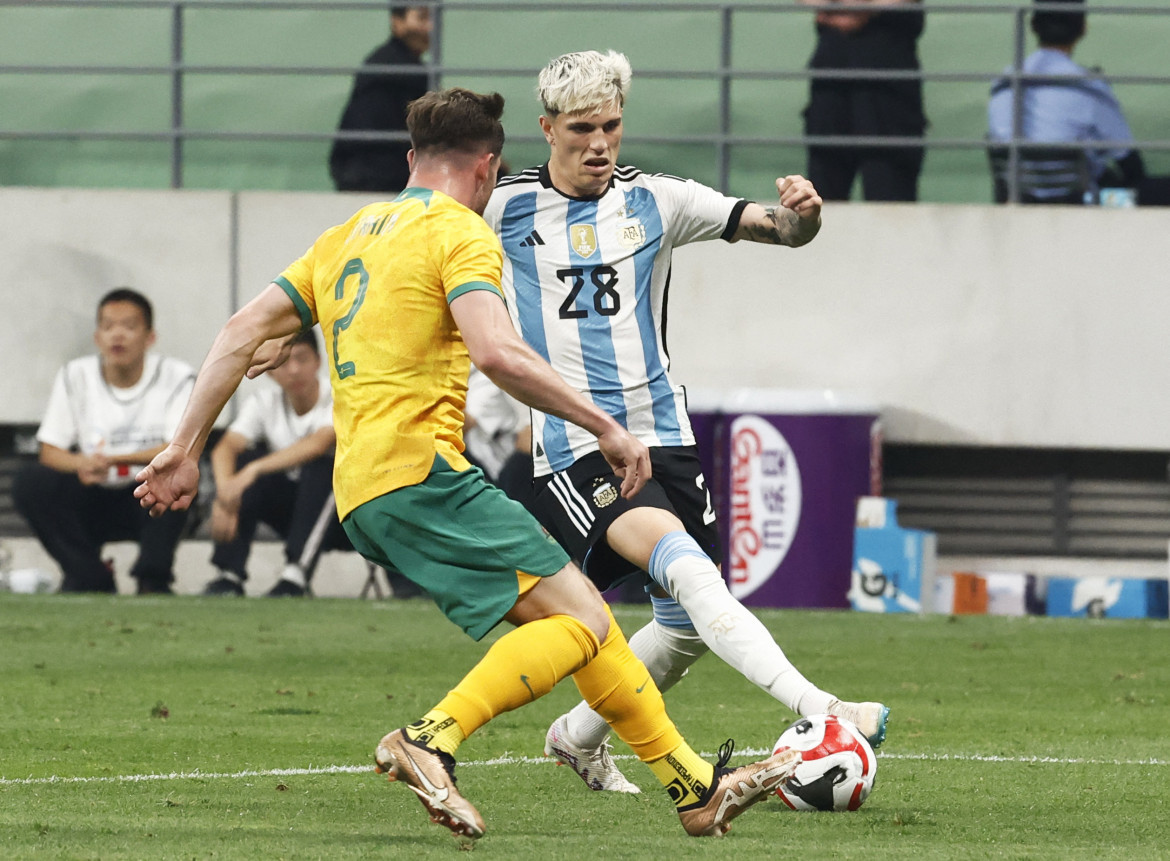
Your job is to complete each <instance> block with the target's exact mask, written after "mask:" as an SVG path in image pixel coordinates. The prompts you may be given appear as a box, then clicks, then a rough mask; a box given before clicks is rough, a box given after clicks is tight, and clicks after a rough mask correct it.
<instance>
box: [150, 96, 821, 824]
mask: <svg viewBox="0 0 1170 861" xmlns="http://www.w3.org/2000/svg"><path fill="white" fill-rule="evenodd" d="M503 104H504V100H503V98H502V97H501V96H499V95H498V94H491V95H481V94H478V93H473V92H470V91H468V90H462V89H450V90H443V91H441V92H432V93H428V94H427V95H425V96H424V97H422V98H420V99H418V100H416V101H415V102H413V103H412V104H411V108H410V112H409V115H408V118H407V126H408V128H409V129H410V134H411V143H412V146H413V149H412V150H411V152H410V156H409V161H410V167H411V174H410V184H409V187H408V188H407V189H406V190H404V191H403V192H402V193H401V194H400V195H399V196H398V197H397V198H396V199H395V200H393V201H391V202H389V203H378V204H374V205H371V206H367V207H366V208H364V209H362V210H360V211H359V212H358V213H357V214H356V215H354V216H353V218H351V219H350V220H349V221H347V222H346V223H345V224H342V225H340V226H338V227H334V228H333V229H331V230H328V231H326V232H325V233H324V234H322V236H321V237H320V238H319V239H318V240H317V241H316V242H315V243H314V244H313V247H312V248H311V249H309V251H308V252H307V253H306V254H305V255H304V256H303V257H302V258H301V259H300V260H298V261H296V262H295V263H293V264H292V265H291V266H290V267H289V268H288V269H286V270H285V271H284V273H283V274H282V275H281V276H280V277H279V278H278V279H277V280H276V282H275V283H274V284H271V285H269V286H268V287H267V288H266V290H265V291H264V292H262V293H261V294H260V295H259V296H258V297H256V299H254V300H253V301H252V302H250V303H248V305H246V306H245V307H244V308H242V309H241V310H240V311H239V312H237V313H236V314H235V315H234V316H233V317H232V318H231V319H230V320H229V321H228V322H227V324H226V325H225V326H224V328H223V329H222V330H221V332H220V333H219V335H218V337H217V338H216V340H215V342H214V344H213V345H212V347H211V351H210V353H209V354H208V356H207V359H206V360H205V361H204V364H203V368H202V370H201V371H200V372H199V377H198V379H197V380H196V383H195V389H194V391H193V392H192V394H191V400H190V402H189V404H188V406H187V411H186V412H185V414H184V415H183V419H182V421H181V422H180V425H179V428H178V430H177V431H176V434H175V437H174V440H173V441H172V442H171V444H170V445H169V446H168V447H167V448H166V449H165V450H164V451H163V452H162V453H161V454H159V455H158V457H156V458H155V459H154V460H153V461H152V462H151V463H150V464H149V465H148V466H147V467H146V468H145V469H143V470H142V472H141V473H139V475H138V480H139V482H140V485H139V487H138V488H137V489H136V490H135V494H136V495H137V496H138V498H139V500H140V502H141V504H142V506H143V507H144V508H148V509H150V511H151V513H152V514H162V513H163V512H164V511H166V510H168V509H183V508H185V507H187V506H188V505H189V504H190V502H191V500H192V498H193V497H194V495H195V491H196V488H197V486H198V466H197V462H198V457H199V454H200V452H201V451H202V449H203V446H204V444H205V442H206V440H207V435H208V433H209V432H210V430H211V426H212V423H213V421H214V420H215V417H216V415H218V413H219V411H220V410H221V409H222V408H223V406H224V404H226V403H227V400H228V398H229V397H230V396H231V394H232V392H234V391H235V389H236V387H237V386H238V384H239V382H240V379H241V378H242V377H243V376H244V374H245V373H253V374H254V373H256V371H257V368H253V370H252V371H251V372H249V370H248V369H249V366H250V364H253V363H254V362H255V361H256V360H254V356H255V354H256V351H257V350H258V348H259V347H260V346H261V345H262V344H263V343H264V342H265V341H266V340H269V339H273V338H280V337H285V336H288V335H290V334H292V333H295V332H297V331H300V330H303V329H305V328H308V327H309V326H311V325H312V324H313V323H315V322H319V323H320V324H321V328H322V330H323V331H324V333H325V340H326V347H327V351H328V355H329V357H330V366H331V373H330V380H331V383H332V386H333V391H334V423H335V425H336V428H337V456H336V461H335V475H334V486H335V491H336V497H337V510H338V515H339V516H340V517H341V518H342V522H343V525H344V527H345V530H346V532H347V534H348V535H349V536H350V539H351V540H352V541H353V544H354V546H355V547H356V548H357V549H358V550H359V551H360V552H361V553H362V554H363V555H364V556H366V558H368V559H370V560H371V561H373V562H375V563H378V564H386V563H390V564H393V565H395V566H396V567H397V568H399V569H400V570H401V571H404V572H406V573H407V574H408V576H409V577H410V578H411V579H412V580H414V581H416V582H417V583H418V584H419V585H421V586H423V587H425V588H426V590H427V592H429V593H430V594H431V595H432V596H433V598H434V600H435V601H436V603H437V604H438V605H439V607H440V608H441V609H442V610H443V612H444V613H445V614H446V615H447V616H448V618H450V619H451V620H452V621H453V622H455V623H456V624H457V625H459V626H460V627H462V628H463V629H464V630H465V631H466V632H467V633H468V634H469V635H471V636H472V637H474V638H476V639H479V638H481V637H483V636H484V635H485V634H486V633H487V632H488V631H490V630H491V629H492V628H493V627H495V626H496V625H497V624H498V623H499V622H501V621H505V620H506V621H508V622H511V623H512V624H513V625H515V626H516V627H515V629H514V630H512V631H510V632H508V633H507V634H506V635H504V636H503V637H501V638H500V639H499V640H497V641H496V643H495V644H494V645H493V646H492V647H491V648H490V649H489V650H488V652H487V654H486V655H484V657H483V659H482V660H481V661H480V663H479V664H478V665H476V667H475V668H474V669H472V671H471V672H470V673H468V675H467V676H465V677H464V678H463V679H462V681H460V682H459V684H458V685H456V686H455V688H454V689H453V690H451V691H450V693H448V694H447V696H446V697H444V698H443V699H442V700H441V701H440V702H439V703H438V704H437V705H436V706H435V707H434V708H433V709H431V710H430V711H429V712H427V713H426V714H425V715H423V716H422V717H421V718H419V719H418V720H416V721H414V722H413V723H411V724H409V725H407V726H405V727H403V728H401V729H396V730H394V731H393V732H391V733H389V734H387V735H386V737H385V738H383V739H382V741H381V742H380V743H379V744H378V746H377V748H376V751H375V755H374V758H375V761H376V763H377V770H378V771H380V772H386V773H388V774H389V775H390V778H391V779H392V780H399V781H402V782H404V783H406V784H407V785H408V786H409V787H410V788H411V789H412V790H413V791H414V792H415V793H416V794H417V795H418V797H419V798H420V799H421V801H422V803H423V805H424V806H425V807H426V808H427V810H428V811H429V812H430V814H431V818H432V819H433V820H434V821H435V822H438V823H440V824H443V825H446V826H447V827H448V828H450V829H451V831H452V832H454V833H455V834H456V835H457V836H460V837H463V838H477V837H480V836H482V835H483V833H484V823H483V819H482V818H481V817H480V815H479V812H478V811H477V810H476V809H475V807H474V806H473V805H472V804H471V803H470V802H469V801H468V800H467V799H466V798H464V797H463V796H462V794H461V793H460V792H459V790H458V789H457V788H456V786H455V778H454V767H455V760H454V758H453V754H454V753H455V751H456V749H457V748H458V747H459V745H460V744H461V743H462V742H463V740H464V739H465V738H467V736H469V735H470V734H471V733H472V732H474V731H475V730H476V729H477V728H479V727H480V726H482V725H483V724H485V723H486V722H487V721H489V720H490V719H491V718H492V717H494V716H495V715H498V714H500V713H502V712H505V711H508V710H510V709H513V708H517V707H518V706H521V705H524V704H525V703H528V702H531V701H533V700H535V699H537V698H538V697H540V696H542V695H544V694H546V693H548V691H549V690H551V689H552V687H553V686H554V685H555V684H556V683H557V682H558V681H560V680H561V679H562V678H564V677H565V676H569V675H571V676H573V680H574V681H575V682H576V684H577V687H578V688H579V689H580V691H581V693H582V695H583V696H584V697H585V700H586V701H587V702H588V703H589V704H590V705H591V706H593V707H594V708H595V709H596V710H597V711H598V712H599V713H600V714H602V715H603V716H604V717H605V718H606V719H607V720H608V721H609V722H610V723H611V725H612V726H613V728H614V730H615V731H616V732H617V734H618V736H619V737H620V738H621V739H622V740H623V741H625V742H626V743H627V744H629V745H630V747H631V748H632V749H633V750H634V752H635V753H636V754H637V755H638V757H639V758H640V759H641V760H642V761H643V762H645V763H647V765H648V766H649V767H650V770H651V771H652V772H653V774H654V775H655V777H657V778H658V780H659V781H660V782H661V783H662V785H663V787H665V788H666V790H667V792H668V793H669V794H670V796H671V798H672V800H673V801H674V803H675V805H676V807H677V810H678V813H679V816H680V818H681V821H682V825H683V827H684V828H685V829H686V831H687V833H689V834H692V835H696V836H698V835H721V834H723V833H725V832H726V831H727V829H728V827H729V822H730V820H731V819H733V818H734V817H735V816H737V815H738V814H739V813H741V812H743V811H744V810H745V809H747V808H748V807H749V806H750V805H752V804H753V803H755V802H757V801H760V800H762V799H763V798H764V797H766V795H767V794H768V793H769V792H770V791H771V790H772V789H774V788H775V787H776V785H777V784H778V783H779V782H780V781H782V780H785V779H787V778H788V777H789V776H790V775H791V774H792V772H793V771H794V770H795V768H796V765H797V764H798V763H799V761H800V755H799V753H797V752H795V751H784V752H782V753H780V754H777V755H774V756H772V757H770V758H769V759H767V760H764V761H762V762H757V763H753V764H751V765H746V766H741V767H739V768H735V769H731V768H726V767H725V766H726V764H727V759H728V758H729V756H730V753H731V747H730V745H728V746H725V747H724V751H723V755H722V756H721V757H720V761H719V762H718V763H717V764H716V765H715V766H712V765H711V764H710V763H708V762H706V761H705V760H703V759H702V758H701V757H700V756H698V754H696V753H695V752H694V751H693V750H692V749H691V748H690V746H688V745H687V744H686V742H685V741H684V740H683V738H682V736H681V735H680V734H679V732H678V730H677V729H676V728H675V726H674V724H673V723H672V722H671V721H670V719H669V718H668V717H667V715H666V710H665V706H664V705H663V702H662V696H661V694H660V693H659V692H658V689H657V688H656V687H655V685H654V683H653V681H652V680H651V679H650V677H649V675H648V673H647V671H646V669H645V667H644V665H642V664H641V663H639V662H638V660H637V659H636V658H635V657H634V655H633V653H632V652H631V651H630V649H629V646H628V645H627V643H626V640H625V637H624V636H623V635H622V633H621V630H620V629H619V628H618V626H617V623H616V622H615V621H614V619H613V616H612V615H611V614H610V612H609V608H608V607H607V606H606V605H605V602H604V601H603V600H602V599H601V596H600V594H599V593H598V591H597V589H596V588H595V587H594V586H593V585H592V584H591V583H590V582H589V581H588V580H587V579H586V578H585V577H584V576H583V575H582V574H581V572H580V570H579V569H578V568H577V567H576V566H574V565H573V564H572V563H571V562H570V561H569V558H568V556H567V555H566V554H565V552H564V551H563V550H562V549H561V548H560V547H559V546H558V545H556V544H555V543H554V542H553V541H552V540H551V539H550V538H548V537H547V536H546V535H545V534H544V533H543V532H542V530H541V529H540V527H539V526H538V525H537V523H536V521H535V520H533V519H532V517H531V516H529V515H528V513H527V512H526V511H525V510H524V509H523V507H522V506H520V505H519V504H518V503H515V502H513V501H511V500H510V499H508V498H507V497H506V496H505V495H504V494H503V493H502V492H501V491H498V490H496V489H495V488H494V487H492V486H491V485H489V484H488V483H487V481H486V480H485V479H484V477H483V473H482V472H481V471H480V470H479V469H477V468H473V467H470V466H469V464H468V463H467V461H466V460H465V459H464V457H463V454H462V451H463V440H462V422H463V405H464V393H465V391H466V387H467V374H468V368H469V357H470V359H474V361H475V364H476V365H477V366H478V367H479V368H480V369H481V370H482V371H483V372H484V373H485V374H487V375H488V376H489V377H490V378H491V379H492V380H493V381H494V382H495V383H496V384H497V385H499V386H500V387H501V388H502V389H504V390H505V391H507V392H509V393H510V394H512V395H513V396H514V397H516V398H518V399H520V400H521V401H524V402H525V403H527V404H529V405H531V406H534V407H536V408H537V409H540V410H542V411H544V412H546V413H550V414H552V415H556V416H560V417H561V418H563V419H565V420H566V421H570V422H573V423H574V424H576V425H579V426H580V427H583V428H585V429H586V430H588V431H589V432H590V433H592V434H594V435H595V436H596V437H597V438H598V443H599V445H600V448H601V451H602V453H603V454H604V456H605V457H606V459H607V460H608V461H609V462H610V464H611V465H612V466H613V467H614V469H615V472H616V473H617V475H619V476H620V477H621V480H622V486H621V492H622V493H623V494H626V495H632V494H634V493H636V492H637V491H638V490H639V489H640V488H641V486H642V485H643V484H644V483H645V482H646V479H647V478H648V476H649V471H650V464H649V460H648V456H647V450H646V447H645V446H644V445H643V444H642V443H640V442H638V441H637V440H636V439H634V437H633V436H631V435H630V434H629V433H627V432H626V430H625V429H624V428H622V426H621V425H620V424H618V423H617V422H616V421H614V419H612V418H610V417H609V416H608V415H606V413H604V412H603V411H602V410H600V409H598V408H597V407H595V406H594V405H593V404H592V403H591V402H590V401H588V400H586V399H585V398H583V397H582V396H581V395H579V394H578V393H577V392H576V391H574V390H573V389H571V388H570V387H569V386H568V385H567V384H566V383H565V382H564V381H562V380H561V379H560V377H558V376H557V375H556V373H555V372H554V371H553V370H552V368H551V367H549V366H548V365H547V364H546V363H545V362H544V361H543V360H542V359H540V358H539V356H538V355H537V354H536V353H535V352H533V351H532V350H531V349H530V348H529V347H528V346H526V345H525V344H524V342H523V341H522V340H521V339H520V337H519V336H518V335H517V334H516V332H515V330H514V329H513V328H512V324H511V322H510V320H509V318H508V312H507V310H506V309H505V307H504V302H503V298H502V294H501V293H500V272H501V265H502V263H501V251H500V246H499V243H498V242H497V240H496V238H495V236H494V234H493V233H492V231H491V230H490V229H489V228H488V227H487V225H486V223H485V222H484V221H483V220H482V218H480V214H481V213H482V212H483V209H484V206H485V205H486V203H487V200H488V197H489V195H490V194H491V192H492V188H493V186H494V185H495V181H496V174H497V171H498V168H499V161H500V151H501V149H502V147H503V142H504V132H503V127H502V126H501V124H500V115H501V113H502V111H503Z"/></svg>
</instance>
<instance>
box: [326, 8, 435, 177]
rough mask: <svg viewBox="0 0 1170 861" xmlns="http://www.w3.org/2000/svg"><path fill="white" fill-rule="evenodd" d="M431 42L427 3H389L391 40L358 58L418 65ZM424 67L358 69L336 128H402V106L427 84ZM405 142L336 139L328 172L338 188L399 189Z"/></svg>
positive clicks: (369, 63) (374, 63) (407, 147)
mask: <svg viewBox="0 0 1170 861" xmlns="http://www.w3.org/2000/svg"><path fill="white" fill-rule="evenodd" d="M430 44H431V11H430V7H428V6H391V7H390V40H389V41H388V42H386V43H385V44H384V45H382V46H381V47H380V48H378V49H377V50H375V51H374V52H373V53H372V54H370V55H369V56H368V57H366V59H365V60H364V61H363V64H364V65H366V66H419V67H421V66H422V61H421V59H420V58H421V57H422V55H423V54H424V53H426V51H427V49H428V48H429V47H430ZM428 86H429V82H428V78H427V74H426V72H424V71H421V70H420V71H418V72H369V71H362V72H360V73H358V75H357V77H356V78H355V79H354V83H353V91H352V92H351V93H350V96H349V101H348V102H347V103H346V106H345V111H344V112H342V115H341V123H340V125H339V126H338V131H343V132H356V131H387V132H390V131H401V132H405V131H406V107H407V105H409V104H410V103H411V102H412V101H413V100H415V99H417V98H418V97H419V96H421V95H422V94H423V93H425V92H426V91H427V89H428ZM409 150H410V142H409V141H408V140H405V139H404V140H402V141H357V140H340V139H338V140H335V141H334V142H333V149H332V151H331V152H330V154H329V173H330V175H331V176H332V177H333V184H334V186H336V188H337V190H338V191H395V192H397V191H401V190H402V189H403V188H405V187H406V179H407V177H408V176H409V174H410V171H409V170H408V168H407V165H406V153H407V152H408V151H409Z"/></svg>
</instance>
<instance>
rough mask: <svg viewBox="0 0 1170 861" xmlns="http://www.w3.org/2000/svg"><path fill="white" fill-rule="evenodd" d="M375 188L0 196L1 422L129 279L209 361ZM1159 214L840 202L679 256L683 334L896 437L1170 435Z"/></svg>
mask: <svg viewBox="0 0 1170 861" xmlns="http://www.w3.org/2000/svg"><path fill="white" fill-rule="evenodd" d="M365 200H366V198H364V197H362V196H359V195H336V194H309V193H305V194H297V193H280V192H263V193H242V194H238V195H233V194H230V193H227V192H167V191H159V192H153V191H151V192H106V191H62V190H52V189H49V190H33V189H0V259H3V260H5V262H6V264H7V265H6V267H5V268H6V272H7V274H8V278H9V280H8V283H7V284H6V285H5V286H4V288H3V289H4V290H5V295H6V297H7V298H8V300H9V301H8V303H7V305H8V313H6V314H5V315H3V317H2V318H0V369H2V376H0V422H5V423H17V422H20V423H23V422H28V423H35V422H37V421H39V419H40V416H41V413H42V411H43V409H44V406H45V400H46V398H47V396H48V389H49V386H50V384H51V382H52V378H53V374H54V373H55V372H56V370H57V368H58V367H59V366H60V365H61V363H62V362H64V361H65V360H66V359H68V358H70V357H72V356H75V355H78V354H80V353H82V352H84V351H86V350H88V349H90V348H91V340H90V338H91V333H92V330H93V315H94V306H95V304H96V302H97V299H98V297H100V296H101V294H102V293H104V292H105V291H106V290H108V289H110V288H111V287H113V286H117V285H122V284H126V285H129V286H132V287H135V288H138V289H141V290H143V291H144V292H146V293H147V294H149V295H150V296H151V298H152V299H153V300H154V302H155V304H156V308H157V311H156V314H157V328H158V331H159V347H160V349H161V350H163V351H165V352H168V353H171V354H174V355H178V356H180V357H182V358H184V359H186V360H188V361H190V362H191V363H192V364H198V363H199V362H200V361H201V359H202V356H203V354H204V353H205V351H206V349H207V346H208V345H209V344H210V342H211V338H212V337H213V335H214V333H215V331H216V330H217V329H218V327H219V326H220V325H221V324H222V322H223V321H224V319H226V317H227V316H228V314H229V313H230V311H231V309H232V308H234V307H236V306H238V304H240V303H241V302H243V301H247V299H249V298H251V297H252V296H253V295H255V294H256V293H257V292H258V291H259V290H260V289H261V288H262V287H263V286H264V285H266V284H267V283H268V282H269V281H270V280H271V278H272V277H274V276H275V275H277V274H278V273H279V272H280V271H281V269H283V267H284V266H285V265H286V264H287V263H288V262H290V261H291V260H292V259H294V258H295V257H296V256H298V255H299V254H300V253H301V252H302V251H304V249H305V248H307V247H308V245H309V244H310V243H311V242H312V241H313V239H314V238H315V237H316V236H317V234H318V233H320V232H321V231H322V230H323V229H324V228H326V227H328V226H330V225H332V224H334V223H337V222H338V221H341V220H343V219H344V218H346V217H347V216H348V215H349V214H350V213H352V212H353V211H354V210H355V209H356V208H357V207H358V206H360V205H361V204H362V203H363V202H365ZM1167 227H1170V213H1166V212H1164V211H1157V210H1108V209H1082V208H1063V207H1049V208H1010V207H993V206H977V205H971V206H948V205H937V206H934V205H925V204H918V205H900V204H859V203H854V204H838V205H836V206H833V207H830V208H828V209H827V210H826V212H825V227H824V229H823V231H822V233H821V236H819V237H818V238H817V240H816V241H815V242H814V243H813V244H812V245H810V246H808V247H806V248H803V249H799V250H791V249H776V248H770V247H764V246H756V245H750V244H747V243H742V244H739V245H734V246H732V245H727V244H726V243H722V242H708V243H702V244H700V245H695V246H691V247H688V248H684V249H682V250H680V251H679V252H678V253H677V255H676V265H675V271H674V276H673V280H672V284H671V295H670V314H669V330H668V346H669V348H670V352H671V356H672V358H673V362H674V368H675V370H676V372H677V374H678V378H679V379H680V380H682V381H683V382H685V383H687V384H688V385H690V386H693V387H702V388H707V389H726V388H730V387H739V386H763V387H776V388H786V389H825V388H828V389H833V390H836V391H838V392H840V393H842V394H843V395H844V394H848V395H851V396H855V397H858V398H860V399H862V400H865V401H870V402H876V403H878V404H881V405H882V411H883V416H884V418H885V424H886V436H887V439H889V440H892V441H904V442H910V441H913V442H927V443H970V444H991V445H1026V446H1056V447H1066V446H1067V447H1102V448H1135V449H1147V448H1148V449H1164V448H1170V407H1168V406H1167V403H1168V399H1167V397H1166V393H1167V392H1170V361H1168V359H1170V355H1168V353H1170V346H1168V344H1170V339H1168V337H1167V333H1166V320H1168V319H1170V291H1168V290H1167V289H1166V288H1167V286H1168V281H1170V279H1168V276H1167V273H1166V264H1165V260H1166V254H1165V251H1164V250H1162V249H1163V247H1162V245H1161V243H1162V242H1164V241H1165V239H1164V237H1165V235H1166V232H1167Z"/></svg>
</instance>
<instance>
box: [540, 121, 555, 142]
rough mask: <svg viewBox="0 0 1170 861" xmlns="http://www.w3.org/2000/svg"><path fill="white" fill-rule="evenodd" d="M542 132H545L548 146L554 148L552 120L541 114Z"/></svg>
mask: <svg viewBox="0 0 1170 861" xmlns="http://www.w3.org/2000/svg"><path fill="white" fill-rule="evenodd" d="M540 130H541V131H542V132H544V139H545V140H546V141H548V145H549V146H552V145H553V126H552V120H550V119H549V118H548V117H546V116H545V115H544V114H541V115H540Z"/></svg>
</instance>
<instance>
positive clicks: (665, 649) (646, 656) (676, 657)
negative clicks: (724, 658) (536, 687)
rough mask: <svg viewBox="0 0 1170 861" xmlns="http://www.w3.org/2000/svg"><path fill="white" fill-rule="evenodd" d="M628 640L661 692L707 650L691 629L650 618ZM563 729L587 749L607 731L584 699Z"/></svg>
mask: <svg viewBox="0 0 1170 861" xmlns="http://www.w3.org/2000/svg"><path fill="white" fill-rule="evenodd" d="M668 600H670V599H668ZM671 603H674V602H673V600H671ZM629 642H630V651H632V652H633V653H634V657H636V658H637V659H638V660H640V661H641V662H642V663H643V664H645V665H646V669H647V670H649V671H650V677H651V678H652V679H654V684H656V685H658V690H660V691H662V692H663V693H666V691H668V690H670V689H671V688H672V687H674V685H675V684H676V683H677V682H678V681H679V680H680V679H681V678H682V677H683V676H684V675H686V671H687V668H688V667H690V665H691V664H693V663H694V662H695V661H696V660H698V659H699V658H700V657H702V656H703V655H705V654H706V653H707V651H708V650H707V644H706V643H704V642H703V641H702V639H700V637H699V635H698V634H697V633H695V631H694V629H692V628H675V627H669V626H666V625H663V624H662V623H661V622H659V621H658V620H657V619H651V620H650V621H649V622H647V623H646V624H645V625H643V626H642V627H641V628H639V629H638V630H637V631H635V632H634V635H633V636H632V637H630V641H629ZM564 729H565V733H566V735H567V736H568V738H569V741H571V742H572V743H573V744H575V745H577V746H578V747H583V748H587V749H589V750H593V749H596V748H599V747H601V745H602V744H604V743H605V740H606V738H608V737H609V733H610V729H609V724H607V723H606V722H605V718H603V717H602V716H601V715H599V714H598V713H597V712H595V711H594V710H593V709H591V708H589V704H588V703H586V702H580V703H577V705H576V706H574V707H573V709H572V710H571V711H570V712H569V713H568V715H567V717H566V721H565V726H564Z"/></svg>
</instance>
